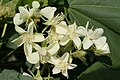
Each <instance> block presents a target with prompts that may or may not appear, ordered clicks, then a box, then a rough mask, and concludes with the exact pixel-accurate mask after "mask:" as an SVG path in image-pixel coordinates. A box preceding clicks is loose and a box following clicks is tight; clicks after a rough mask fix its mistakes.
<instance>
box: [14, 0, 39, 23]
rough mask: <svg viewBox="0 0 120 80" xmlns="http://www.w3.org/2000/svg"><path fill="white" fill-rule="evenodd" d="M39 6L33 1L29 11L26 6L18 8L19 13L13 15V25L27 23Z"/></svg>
mask: <svg viewBox="0 0 120 80" xmlns="http://www.w3.org/2000/svg"><path fill="white" fill-rule="evenodd" d="M39 6H40V4H39V2H37V1H33V2H32V8H31V9H29V10H28V9H27V6H24V7H23V6H19V8H18V9H19V12H20V13H17V14H15V16H14V18H13V22H14V24H15V25H20V24H22V23H23V22H25V21H28V20H29V19H30V18H31V17H32V16H33V15H34V13H36V11H37V10H38V8H39Z"/></svg>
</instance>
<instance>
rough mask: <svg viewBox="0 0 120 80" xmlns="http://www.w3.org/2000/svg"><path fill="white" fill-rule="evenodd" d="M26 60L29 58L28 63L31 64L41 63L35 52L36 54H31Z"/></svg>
mask: <svg viewBox="0 0 120 80" xmlns="http://www.w3.org/2000/svg"><path fill="white" fill-rule="evenodd" d="M26 58H27V61H28V62H30V63H31V64H36V63H38V62H39V54H38V52H34V53H32V54H30V55H28V56H27V57H26Z"/></svg>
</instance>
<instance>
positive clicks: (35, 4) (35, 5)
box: [32, 1, 40, 8]
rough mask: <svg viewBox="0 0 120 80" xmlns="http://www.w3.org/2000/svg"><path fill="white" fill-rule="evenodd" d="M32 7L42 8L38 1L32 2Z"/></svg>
mask: <svg viewBox="0 0 120 80" xmlns="http://www.w3.org/2000/svg"><path fill="white" fill-rule="evenodd" d="M32 7H33V8H39V7H40V4H39V2H38V1H33V2H32Z"/></svg>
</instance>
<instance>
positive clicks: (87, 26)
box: [85, 21, 90, 30]
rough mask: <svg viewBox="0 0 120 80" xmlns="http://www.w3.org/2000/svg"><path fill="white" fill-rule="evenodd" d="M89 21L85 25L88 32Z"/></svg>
mask: <svg viewBox="0 0 120 80" xmlns="http://www.w3.org/2000/svg"><path fill="white" fill-rule="evenodd" d="M89 23H90V22H89V21H87V24H86V25H85V28H86V30H87V29H88V27H89Z"/></svg>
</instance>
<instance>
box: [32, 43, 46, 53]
mask: <svg viewBox="0 0 120 80" xmlns="http://www.w3.org/2000/svg"><path fill="white" fill-rule="evenodd" d="M33 47H34V48H35V49H36V50H37V51H38V53H39V54H40V55H46V53H47V51H46V49H45V48H41V47H40V46H39V45H38V44H35V43H34V45H33Z"/></svg>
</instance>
